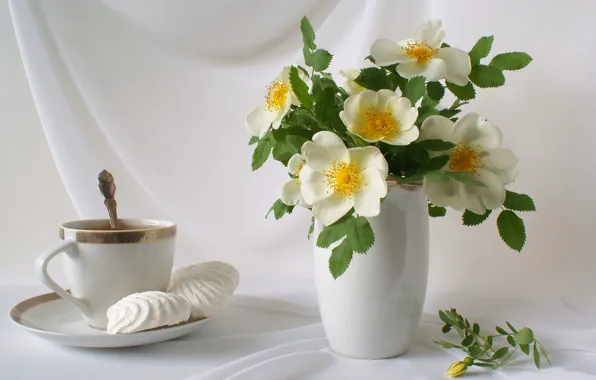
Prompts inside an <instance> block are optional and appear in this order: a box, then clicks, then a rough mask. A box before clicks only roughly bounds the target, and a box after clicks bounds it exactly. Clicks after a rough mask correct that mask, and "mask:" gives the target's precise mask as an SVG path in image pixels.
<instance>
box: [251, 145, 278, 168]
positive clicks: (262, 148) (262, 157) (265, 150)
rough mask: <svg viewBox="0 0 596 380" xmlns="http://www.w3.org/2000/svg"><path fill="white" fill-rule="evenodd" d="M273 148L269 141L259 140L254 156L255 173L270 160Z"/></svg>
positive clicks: (253, 166)
mask: <svg viewBox="0 0 596 380" xmlns="http://www.w3.org/2000/svg"><path fill="white" fill-rule="evenodd" d="M272 148H273V144H272V143H271V141H270V140H269V139H263V140H259V143H258V144H257V147H256V148H255V150H254V152H253V154H252V165H251V166H252V170H253V171H255V170H257V169H258V168H260V167H261V166H263V164H264V163H265V161H267V159H268V158H269V155H270V154H271V149H272Z"/></svg>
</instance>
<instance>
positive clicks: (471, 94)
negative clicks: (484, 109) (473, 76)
mask: <svg viewBox="0 0 596 380" xmlns="http://www.w3.org/2000/svg"><path fill="white" fill-rule="evenodd" d="M446 84H447V88H448V89H449V91H451V93H452V94H453V95H455V96H456V97H457V98H458V99H460V100H472V99H474V98H475V97H476V90H474V85H473V84H472V82H468V83H467V84H466V85H465V86H457V85H455V84H453V83H449V82H447V83H446Z"/></svg>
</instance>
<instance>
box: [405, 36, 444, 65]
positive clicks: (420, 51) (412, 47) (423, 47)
mask: <svg viewBox="0 0 596 380" xmlns="http://www.w3.org/2000/svg"><path fill="white" fill-rule="evenodd" d="M404 49H405V51H406V54H407V55H408V57H410V58H413V59H416V60H417V61H418V63H421V64H424V63H427V62H428V61H429V60H430V59H431V58H433V57H434V56H435V55H437V52H438V51H439V49H435V48H433V47H432V46H430V45H429V44H428V43H426V42H419V41H416V42H408V44H407V45H406V46H405V47H404Z"/></svg>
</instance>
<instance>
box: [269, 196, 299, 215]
mask: <svg viewBox="0 0 596 380" xmlns="http://www.w3.org/2000/svg"><path fill="white" fill-rule="evenodd" d="M292 210H294V206H288V205H286V204H285V203H283V202H282V201H281V199H278V200H276V201H275V203H274V204H273V206H271V208H270V209H269V211H268V212H267V215H265V218H267V217H268V216H269V214H270V213H271V211H273V216H274V217H275V220H279V219H280V218H281V217H282V216H284V215H285V214H290V213H292Z"/></svg>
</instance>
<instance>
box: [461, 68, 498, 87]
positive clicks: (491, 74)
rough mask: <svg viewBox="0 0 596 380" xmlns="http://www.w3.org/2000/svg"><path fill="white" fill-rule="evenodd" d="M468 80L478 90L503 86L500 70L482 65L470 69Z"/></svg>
mask: <svg viewBox="0 0 596 380" xmlns="http://www.w3.org/2000/svg"><path fill="white" fill-rule="evenodd" d="M470 80H471V81H472V82H473V83H474V84H475V85H476V86H478V87H480V88H491V87H501V86H502V85H504V84H505V76H504V75H503V72H502V71H501V70H499V69H497V68H494V67H491V66H484V65H478V66H474V67H472V71H471V72H470Z"/></svg>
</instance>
